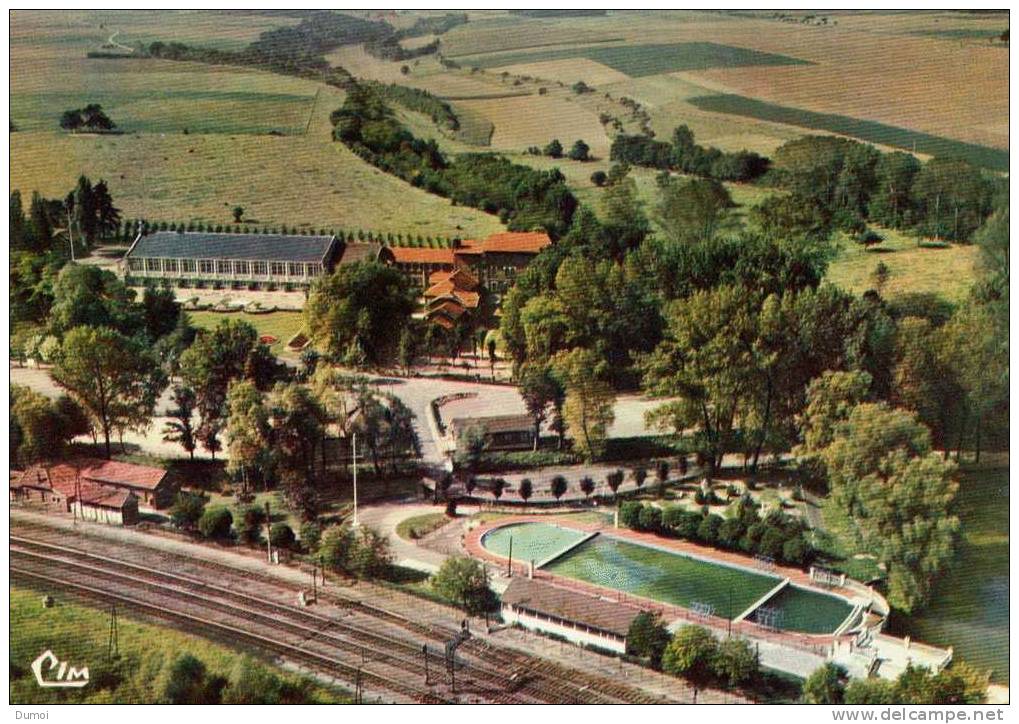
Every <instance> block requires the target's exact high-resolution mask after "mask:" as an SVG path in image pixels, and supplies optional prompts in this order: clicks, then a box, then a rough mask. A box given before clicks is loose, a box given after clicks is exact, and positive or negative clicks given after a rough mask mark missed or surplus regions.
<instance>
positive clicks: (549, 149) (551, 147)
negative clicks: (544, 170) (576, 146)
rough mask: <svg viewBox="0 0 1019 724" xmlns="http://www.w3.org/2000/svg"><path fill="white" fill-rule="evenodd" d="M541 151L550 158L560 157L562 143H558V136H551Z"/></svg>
mask: <svg viewBox="0 0 1019 724" xmlns="http://www.w3.org/2000/svg"><path fill="white" fill-rule="evenodd" d="M542 153H543V154H544V155H546V156H551V157H552V158H562V155H563V144H561V143H559V139H558V138H553V139H552V140H551V141H550V142H549V144H548V145H547V146H545V148H544V149H543V150H542Z"/></svg>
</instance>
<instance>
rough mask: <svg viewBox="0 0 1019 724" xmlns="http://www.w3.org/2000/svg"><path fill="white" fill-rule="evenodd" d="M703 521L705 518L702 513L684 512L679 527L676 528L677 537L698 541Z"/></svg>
mask: <svg viewBox="0 0 1019 724" xmlns="http://www.w3.org/2000/svg"><path fill="white" fill-rule="evenodd" d="M703 521H704V516H703V515H701V514H700V513H693V512H690V511H684V512H683V517H682V519H681V520H680V522H679V525H678V526H676V535H677V536H679V537H680V538H683V539H685V540H697V538H698V534H697V532H698V530H699V529H700V527H701V523H702V522H703Z"/></svg>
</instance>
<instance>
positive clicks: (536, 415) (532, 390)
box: [519, 362, 564, 450]
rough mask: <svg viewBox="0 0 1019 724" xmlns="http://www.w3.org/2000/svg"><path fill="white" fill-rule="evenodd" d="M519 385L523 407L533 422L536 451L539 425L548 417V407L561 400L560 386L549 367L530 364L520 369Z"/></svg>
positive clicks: (539, 430) (539, 431) (562, 394)
mask: <svg viewBox="0 0 1019 724" xmlns="http://www.w3.org/2000/svg"><path fill="white" fill-rule="evenodd" d="M519 383H520V386H519V390H520V396H521V397H522V398H523V400H524V406H525V407H526V408H527V412H528V414H529V415H530V416H531V418H532V419H533V420H534V449H535V450H537V449H538V440H539V438H540V437H541V423H543V422H544V421H545V419H546V417H547V415H548V408H549V406H550V405H555V403H556V402H557V401H558V400H561V399H562V398H563V396H564V393H563V389H562V385H561V384H560V383H559V380H558V379H556V376H555V374H554V372H553V371H552V368H551V367H550V366H549V365H544V364H540V363H532V362H529V363H525V364H524V365H523V367H522V368H521V370H520V375H519ZM560 404H561V403H560Z"/></svg>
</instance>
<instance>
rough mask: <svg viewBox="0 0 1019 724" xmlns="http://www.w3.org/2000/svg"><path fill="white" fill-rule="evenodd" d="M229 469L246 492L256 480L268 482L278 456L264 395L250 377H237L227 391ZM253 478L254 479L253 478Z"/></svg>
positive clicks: (227, 468)
mask: <svg viewBox="0 0 1019 724" xmlns="http://www.w3.org/2000/svg"><path fill="white" fill-rule="evenodd" d="M227 409H228V411H229V412H228V416H227V422H226V438H227V451H228V453H229V458H230V459H229V461H228V462H227V466H226V470H227V472H228V473H229V474H230V475H232V476H234V478H235V479H239V480H240V481H241V485H242V489H243V490H244V491H245V492H247V491H249V490H250V489H251V484H252V482H254V481H261V482H262V483H268V482H269V481H270V479H271V478H272V475H273V473H274V466H275V463H276V455H275V453H274V446H273V445H272V440H271V430H270V424H269V411H268V409H266V406H265V401H264V400H263V398H262V394H261V393H260V392H259V391H258V390H257V389H256V388H255V386H254V384H252V383H251V382H249V381H247V380H236V381H234V382H232V383H231V384H230V388H229V392H228V393H227ZM252 478H254V480H253V479H252Z"/></svg>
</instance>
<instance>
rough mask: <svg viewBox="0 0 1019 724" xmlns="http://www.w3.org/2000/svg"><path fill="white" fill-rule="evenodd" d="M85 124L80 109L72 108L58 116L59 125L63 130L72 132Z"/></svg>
mask: <svg viewBox="0 0 1019 724" xmlns="http://www.w3.org/2000/svg"><path fill="white" fill-rule="evenodd" d="M84 125H85V119H84V118H82V115H81V110H79V109H77V108H73V109H71V110H67V111H64V112H63V114H62V115H61V116H60V127H61V128H63V129H64V130H65V131H70V132H71V133H74V132H75V131H78V130H80V129H81V128H82V127H83V126H84Z"/></svg>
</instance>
